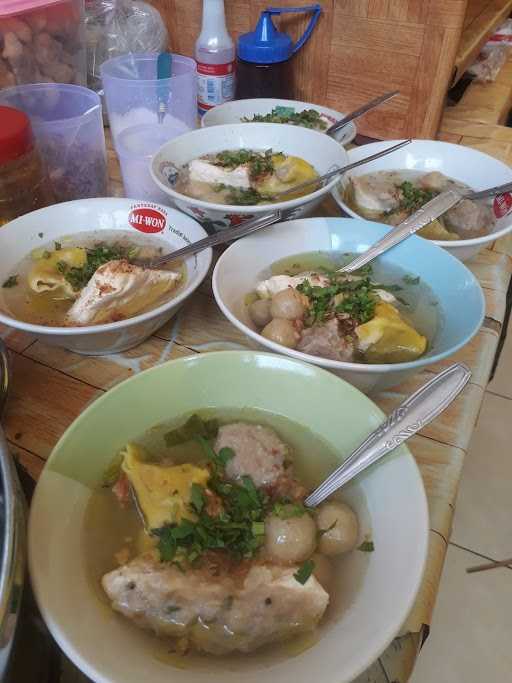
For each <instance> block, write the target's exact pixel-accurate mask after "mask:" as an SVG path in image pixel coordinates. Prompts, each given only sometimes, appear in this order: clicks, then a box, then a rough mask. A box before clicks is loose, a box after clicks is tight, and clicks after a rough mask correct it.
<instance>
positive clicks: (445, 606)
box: [410, 321, 512, 683]
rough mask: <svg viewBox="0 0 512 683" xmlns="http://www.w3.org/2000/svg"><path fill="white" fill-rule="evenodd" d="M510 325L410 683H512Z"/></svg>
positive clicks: (473, 446) (467, 465)
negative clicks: (493, 564) (496, 563)
mask: <svg viewBox="0 0 512 683" xmlns="http://www.w3.org/2000/svg"><path fill="white" fill-rule="evenodd" d="M482 556H485V558H491V559H492V560H497V559H507V558H509V557H512V321H511V323H510V324H509V329H508V335H507V340H506V343H505V346H504V349H503V352H502V355H501V358H500V363H499V366H498V370H497V372H496V376H495V379H494V380H493V381H492V382H491V384H490V385H489V386H488V389H487V392H486V394H485V397H484V402H483V406H482V410H481V413H480V417H479V420H478V424H477V427H476V430H475V432H474V435H473V438H472V441H471V444H470V449H469V452H468V455H467V457H466V460H465V464H464V473H463V477H462V482H461V485H460V489H459V495H458V499H457V508H456V513H455V520H454V527H453V534H452V538H451V544H450V547H449V549H448V554H447V557H446V562H445V566H444V572H443V577H442V580H441V587H440V591H439V595H438V598H437V603H436V609H435V611H434V617H433V622H432V629H431V633H430V636H429V638H428V640H427V642H426V643H425V645H424V646H423V649H422V651H421V653H420V656H419V658H418V662H417V665H416V668H415V670H414V673H413V675H412V677H411V679H410V683H502V682H504V681H512V647H511V641H512V569H508V568H500V569H493V570H490V571H486V572H479V573H475V574H467V573H466V568H467V567H470V566H473V565H478V564H483V563H485V562H486V559H485V558H484V559H483V558H482Z"/></svg>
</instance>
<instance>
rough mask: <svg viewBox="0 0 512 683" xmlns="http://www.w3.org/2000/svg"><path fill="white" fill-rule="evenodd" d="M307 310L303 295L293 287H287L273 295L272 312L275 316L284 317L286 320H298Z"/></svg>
mask: <svg viewBox="0 0 512 683" xmlns="http://www.w3.org/2000/svg"><path fill="white" fill-rule="evenodd" d="M305 312H306V307H305V306H304V302H303V299H302V296H301V295H300V293H299V292H296V291H295V289H293V287H287V288H286V289H282V290H281V291H280V292H277V294H275V295H274V296H273V297H272V304H271V306H270V314H271V316H272V317H273V318H284V319H285V320H296V319H297V318H302V317H303V316H304V313H305Z"/></svg>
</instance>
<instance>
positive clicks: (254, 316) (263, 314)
mask: <svg viewBox="0 0 512 683" xmlns="http://www.w3.org/2000/svg"><path fill="white" fill-rule="evenodd" d="M249 315H250V316H251V320H252V321H253V323H254V324H255V325H256V327H265V325H268V323H269V322H270V321H271V320H272V315H271V314H270V299H258V300H257V301H254V302H253V303H252V304H250V306H249Z"/></svg>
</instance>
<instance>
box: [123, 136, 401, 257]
mask: <svg viewBox="0 0 512 683" xmlns="http://www.w3.org/2000/svg"><path fill="white" fill-rule="evenodd" d="M410 142H411V140H403V141H402V142H400V143H398V144H397V145H393V146H392V147H388V149H384V150H382V151H380V152H377V153H376V154H372V155H371V156H369V157H365V158H364V159H359V161H354V162H353V163H351V164H348V165H347V166H343V167H341V168H337V169H335V170H333V171H330V172H329V173H326V174H325V175H323V176H320V177H319V178H315V179H314V180H312V181H308V182H306V183H301V184H300V185H295V187H293V188H290V189H289V190H287V191H286V192H285V193H279V194H277V195H274V198H275V197H279V196H280V195H281V194H289V193H290V192H295V191H297V190H300V189H302V188H305V187H306V188H307V187H309V186H310V185H316V184H318V183H319V182H322V180H328V179H330V178H333V177H334V176H336V175H338V174H339V173H344V172H345V171H349V170H351V169H352V168H356V167H357V166H361V165H362V164H366V163H367V162H368V161H374V160H375V159H379V158H380V157H383V156H386V154H390V153H391V152H394V151H396V150H397V149H400V148H401V147H404V146H405V145H408V144H409V143H410ZM299 210H300V207H295V208H293V209H286V210H280V209H276V210H275V211H272V212H270V213H268V214H263V215H260V216H257V217H256V218H252V219H250V220H248V221H244V222H243V223H240V225H236V226H235V227H233V228H228V229H227V230H222V231H221V232H218V233H215V234H214V235H210V236H209V237H205V238H203V239H202V240H198V241H197V242H193V243H192V244H189V245H187V246H186V247H183V248H182V249H178V250H177V251H173V252H172V253H171V254H166V255H165V256H160V257H159V258H157V259H153V260H152V261H149V262H148V261H145V262H144V261H140V262H137V261H136V263H139V265H141V266H144V267H146V268H159V267H161V266H163V265H164V264H166V263H170V262H171V261H176V259H179V258H183V257H184V256H189V255H190V254H197V253H198V252H199V251H202V250H203V249H207V248H208V247H214V246H216V245H218V244H224V243H225V242H231V241H232V240H236V239H239V238H240V237H245V236H246V235H249V234H250V233H251V232H255V231H256V230H260V228H265V227H266V226H267V225H271V224H272V223H277V222H278V221H281V220H286V221H287V220H290V219H291V218H293V217H294V214H295V213H296V212H298V211H299Z"/></svg>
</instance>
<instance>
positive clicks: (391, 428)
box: [304, 363, 471, 508]
mask: <svg viewBox="0 0 512 683" xmlns="http://www.w3.org/2000/svg"><path fill="white" fill-rule="evenodd" d="M470 377H471V372H470V370H469V369H468V368H467V367H466V366H465V365H464V364H463V363H456V364H455V365H452V366H450V367H449V368H448V369H446V370H444V371H443V372H440V373H439V374H437V375H436V376H435V377H434V378H433V379H431V380H430V381H429V382H427V383H426V384H424V385H423V386H422V387H421V388H420V389H418V391H416V392H415V393H414V394H412V395H411V396H409V398H407V399H406V400H405V401H404V402H403V403H401V404H400V405H399V406H398V408H395V410H393V412H392V413H391V414H390V415H389V417H388V418H387V419H386V420H385V421H384V422H383V423H382V424H381V425H379V427H377V429H375V430H374V431H373V432H372V433H371V434H370V436H368V437H367V438H366V439H365V440H364V441H363V443H362V444H361V445H360V446H359V447H358V448H356V450H355V451H353V453H352V454H351V455H349V457H348V458H347V459H346V460H345V461H344V462H343V464H342V465H340V467H338V468H337V469H335V470H334V472H333V473H332V474H331V475H330V476H329V477H327V479H326V480H325V481H324V482H323V483H322V484H320V486H319V487H318V488H316V489H315V490H314V491H313V492H312V493H311V494H310V495H309V496H308V497H307V498H306V500H305V501H304V504H305V505H306V506H307V507H310V508H314V507H316V506H317V505H319V504H320V503H321V502H322V501H324V500H325V499H326V498H328V497H329V496H330V495H331V494H333V493H334V492H335V491H337V490H338V489H340V488H341V487H342V486H344V485H345V484H347V483H348V482H349V481H351V480H352V479H354V477H356V476H357V475H358V474H360V473H361V472H363V471H364V470H365V469H367V468H368V467H370V465H373V464H374V463H376V462H377V461H378V460H380V459H381V458H382V457H383V456H384V455H387V454H388V453H390V452H391V451H393V450H394V449H395V448H397V447H398V446H400V444H402V443H403V442H404V441H407V439H409V438H410V437H411V436H413V435H414V434H416V432H418V431H419V430H420V429H422V428H423V427H424V426H425V425H427V424H429V423H430V422H432V420H434V419H435V418H436V417H437V416H438V415H439V414H440V413H442V412H443V410H445V409H446V408H447V407H448V406H449V405H450V403H451V402H452V401H453V400H454V399H455V398H456V397H457V396H458V395H459V394H460V392H461V391H462V389H464V387H465V386H466V384H467V383H468V382H469V379H470Z"/></svg>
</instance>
